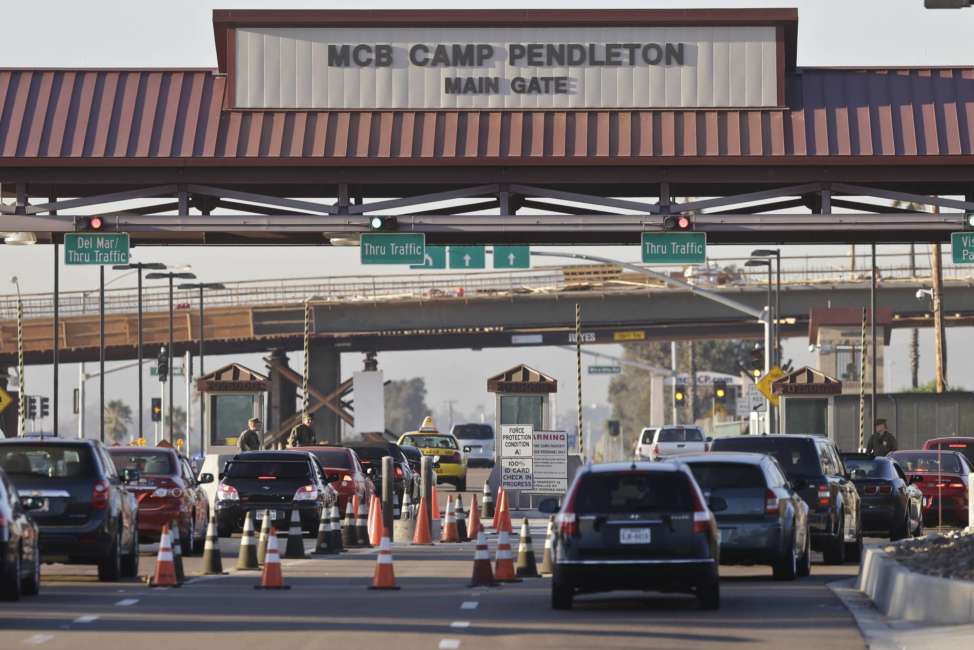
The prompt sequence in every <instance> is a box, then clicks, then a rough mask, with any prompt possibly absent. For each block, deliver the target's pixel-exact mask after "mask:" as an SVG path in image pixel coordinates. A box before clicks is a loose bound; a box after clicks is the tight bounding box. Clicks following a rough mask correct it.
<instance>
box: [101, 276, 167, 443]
mask: <svg viewBox="0 0 974 650" xmlns="http://www.w3.org/2000/svg"><path fill="white" fill-rule="evenodd" d="M164 268H166V265H165V264H163V263H161V262H131V263H129V264H116V265H115V266H113V267H112V269H114V270H115V271H135V272H136V273H138V275H139V285H138V292H139V438H142V437H143V435H142V271H143V270H157V269H164Z"/></svg>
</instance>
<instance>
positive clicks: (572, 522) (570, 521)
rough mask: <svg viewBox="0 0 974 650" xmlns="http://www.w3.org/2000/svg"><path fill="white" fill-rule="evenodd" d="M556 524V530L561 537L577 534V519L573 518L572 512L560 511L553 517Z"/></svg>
mask: <svg viewBox="0 0 974 650" xmlns="http://www.w3.org/2000/svg"><path fill="white" fill-rule="evenodd" d="M555 523H556V524H558V531H559V532H560V533H561V534H562V536H563V537H574V536H576V535H578V521H577V520H576V519H575V513H574V512H560V513H558V516H557V517H555Z"/></svg>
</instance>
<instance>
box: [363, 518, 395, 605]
mask: <svg viewBox="0 0 974 650" xmlns="http://www.w3.org/2000/svg"><path fill="white" fill-rule="evenodd" d="M379 525H380V526H381V525H382V522H381V520H380V521H379ZM369 589H399V587H397V586H396V574H395V572H394V571H393V569H392V542H390V541H389V538H388V537H387V536H385V535H383V536H382V540H381V541H380V542H379V557H377V558H376V559H375V573H374V574H373V576H372V585H371V586H370V587H369Z"/></svg>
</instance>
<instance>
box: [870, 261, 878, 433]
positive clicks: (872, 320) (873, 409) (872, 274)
mask: <svg viewBox="0 0 974 650" xmlns="http://www.w3.org/2000/svg"><path fill="white" fill-rule="evenodd" d="M871 256H872V262H871V264H872V268H871V269H870V272H869V345H871V346H872V349H871V350H870V351H869V354H870V365H871V366H872V367H871V368H870V369H869V371H870V373H871V374H872V390H871V391H870V394H869V412H870V413H871V414H872V419H873V421H875V420H876V357H877V354H876V243H875V242H873V244H872V246H871Z"/></svg>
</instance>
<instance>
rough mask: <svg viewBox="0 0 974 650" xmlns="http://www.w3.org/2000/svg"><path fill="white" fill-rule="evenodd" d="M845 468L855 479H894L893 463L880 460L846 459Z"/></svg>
mask: <svg viewBox="0 0 974 650" xmlns="http://www.w3.org/2000/svg"><path fill="white" fill-rule="evenodd" d="M845 468H846V470H848V472H849V474H851V475H852V478H853V479H857V478H893V473H892V471H893V470H892V463H890V462H889V461H885V460H879V459H865V458H846V459H845Z"/></svg>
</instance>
